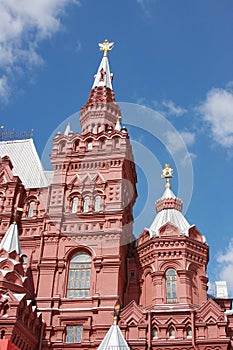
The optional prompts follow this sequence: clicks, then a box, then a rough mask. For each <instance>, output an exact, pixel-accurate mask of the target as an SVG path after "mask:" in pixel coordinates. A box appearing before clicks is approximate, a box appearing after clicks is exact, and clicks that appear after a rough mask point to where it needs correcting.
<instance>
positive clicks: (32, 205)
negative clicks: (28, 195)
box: [28, 201, 36, 218]
mask: <svg viewBox="0 0 233 350" xmlns="http://www.w3.org/2000/svg"><path fill="white" fill-rule="evenodd" d="M35 205H36V203H35V201H31V202H30V203H29V208H28V218H32V217H33V215H34V210H35Z"/></svg>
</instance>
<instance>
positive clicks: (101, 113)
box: [80, 40, 120, 134]
mask: <svg viewBox="0 0 233 350" xmlns="http://www.w3.org/2000/svg"><path fill="white" fill-rule="evenodd" d="M113 45H114V43H113V42H111V43H110V42H109V41H108V40H105V41H104V42H103V43H101V44H99V47H100V50H101V51H103V52H104V55H103V58H102V60H101V62H100V65H99V68H98V71H97V73H96V75H95V76H94V83H93V86H92V89H91V92H90V95H89V98H88V101H87V103H86V104H85V105H84V106H83V107H82V108H81V111H80V123H81V126H82V133H87V132H92V133H93V134H97V133H99V132H102V131H107V130H108V128H109V127H110V128H111V127H113V128H114V127H115V125H116V122H117V118H118V117H119V115H120V108H119V106H118V105H117V104H116V102H115V96H114V91H113V88H112V79H113V74H112V73H111V72H110V67H109V62H108V52H109V51H111V50H112V48H113Z"/></svg>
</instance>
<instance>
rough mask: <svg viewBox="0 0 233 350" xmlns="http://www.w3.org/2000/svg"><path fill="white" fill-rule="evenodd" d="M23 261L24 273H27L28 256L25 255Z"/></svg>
mask: <svg viewBox="0 0 233 350" xmlns="http://www.w3.org/2000/svg"><path fill="white" fill-rule="evenodd" d="M22 259H23V269H24V271H26V270H27V262H28V257H27V255H25V254H23V255H22Z"/></svg>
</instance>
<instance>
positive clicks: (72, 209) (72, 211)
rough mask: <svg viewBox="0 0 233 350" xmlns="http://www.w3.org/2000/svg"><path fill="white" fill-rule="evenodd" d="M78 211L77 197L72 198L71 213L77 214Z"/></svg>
mask: <svg viewBox="0 0 233 350" xmlns="http://www.w3.org/2000/svg"><path fill="white" fill-rule="evenodd" d="M77 210H78V197H74V198H73V200H72V208H71V213H77Z"/></svg>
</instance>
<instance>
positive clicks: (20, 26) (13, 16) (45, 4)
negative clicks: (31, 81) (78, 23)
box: [0, 0, 78, 100]
mask: <svg viewBox="0 0 233 350" xmlns="http://www.w3.org/2000/svg"><path fill="white" fill-rule="evenodd" d="M71 3H78V1H76V0H33V1H32V0H21V1H19V0H1V2H0V57H1V59H0V68H1V70H2V71H3V76H2V78H1V80H2V79H3V80H2V84H1V90H0V98H2V99H3V100H5V98H4V96H5V95H6V94H7V91H8V94H9V89H8V88H9V81H10V79H11V76H12V75H13V73H15V72H17V71H18V70H19V69H22V67H23V69H24V70H25V69H28V68H32V67H34V66H37V65H41V64H42V63H43V58H42V57H41V56H40V54H39V50H38V46H39V43H40V42H41V40H44V39H48V38H50V37H51V36H52V35H53V34H54V33H56V32H57V31H58V30H60V29H61V28H62V24H61V19H60V17H61V15H62V14H64V11H65V8H66V6H67V5H69V4H71ZM6 79H7V81H8V88H7V84H6ZM4 86H5V88H6V89H7V90H4Z"/></svg>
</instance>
